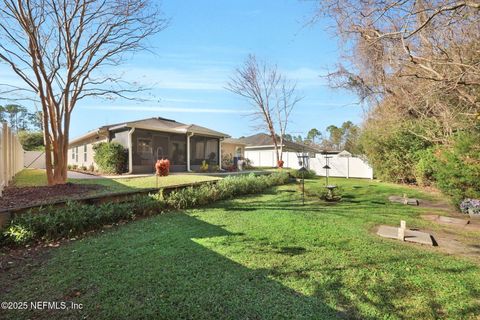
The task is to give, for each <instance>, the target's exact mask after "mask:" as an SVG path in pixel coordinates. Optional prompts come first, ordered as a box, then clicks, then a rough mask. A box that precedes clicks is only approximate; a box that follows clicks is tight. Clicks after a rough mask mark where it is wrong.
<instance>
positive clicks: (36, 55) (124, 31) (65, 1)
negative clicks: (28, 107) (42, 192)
mask: <svg viewBox="0 0 480 320" xmlns="http://www.w3.org/2000/svg"><path fill="white" fill-rule="evenodd" d="M166 25H167V20H166V19H165V18H163V16H162V14H161V12H160V11H159V9H158V8H157V7H156V6H155V5H154V3H153V4H152V3H150V1H148V0H60V1H57V0H17V1H14V0H2V1H0V61H1V62H4V63H5V64H6V65H8V66H9V67H10V69H11V70H12V71H13V72H14V73H15V74H16V75H17V76H18V77H19V78H20V79H21V80H22V81H23V83H24V85H20V86H18V85H12V84H1V85H0V93H2V92H3V93H10V94H12V93H16V94H18V95H20V94H23V95H22V97H23V98H24V99H32V100H36V101H39V102H40V104H41V106H42V115H43V119H42V120H43V131H44V139H45V155H46V169H47V170H46V171H47V178H48V184H49V185H52V184H61V183H65V181H66V178H67V152H68V141H69V128H70V119H71V114H72V111H73V109H74V107H75V106H76V105H77V103H78V101H80V100H81V99H84V98H86V97H107V98H111V97H128V95H129V93H135V92H138V90H139V88H138V87H133V86H131V85H130V84H128V83H126V82H124V81H122V80H121V79H120V77H117V76H114V75H112V72H110V70H108V68H112V67H115V66H117V65H119V64H120V63H121V62H122V61H123V60H124V58H125V57H126V55H127V54H129V53H133V52H136V51H139V50H142V49H145V47H144V40H145V39H146V38H148V37H149V36H151V35H153V34H155V33H157V32H159V31H160V30H162V29H163V28H165V27H166Z"/></svg>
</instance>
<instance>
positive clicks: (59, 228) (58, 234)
mask: <svg viewBox="0 0 480 320" xmlns="http://www.w3.org/2000/svg"><path fill="white" fill-rule="evenodd" d="M287 181H288V174H287V173H286V172H278V173H273V174H271V175H269V176H258V177H256V176H255V175H253V174H250V175H248V176H239V177H227V178H225V179H223V180H221V181H219V182H218V183H217V184H213V183H207V184H202V185H201V186H199V187H188V188H185V189H181V190H178V191H174V192H172V193H170V194H169V195H168V196H166V197H164V196H163V195H162V193H158V194H152V195H148V196H136V197H133V198H132V199H131V200H130V201H127V202H122V203H115V202H108V203H105V204H102V205H99V206H96V205H87V204H80V203H78V202H68V203H67V204H66V205H65V206H64V207H61V208H55V207H44V208H41V209H40V210H39V212H27V213H25V214H22V215H19V216H17V217H15V218H14V219H13V220H12V221H10V223H9V226H8V227H7V229H6V231H5V232H3V237H4V240H3V241H5V242H6V243H10V244H25V243H28V242H31V241H33V240H46V241H50V240H57V239H61V238H66V237H72V236H76V235H79V234H82V233H84V232H87V231H90V230H95V229H99V228H101V227H103V226H104V225H106V224H112V223H117V222H119V221H122V220H133V219H135V217H137V216H150V215H154V214H157V213H159V212H161V211H162V209H165V208H174V209H184V208H190V207H195V206H201V205H206V204H209V203H212V202H214V201H217V200H220V199H228V198H231V197H233V196H235V195H241V194H249V193H258V192H261V191H263V190H265V189H266V188H268V187H271V186H275V185H280V184H284V183H286V182H287Z"/></svg>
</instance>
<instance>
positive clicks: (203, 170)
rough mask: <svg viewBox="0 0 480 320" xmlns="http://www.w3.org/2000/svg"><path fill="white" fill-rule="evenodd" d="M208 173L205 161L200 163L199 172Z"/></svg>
mask: <svg viewBox="0 0 480 320" xmlns="http://www.w3.org/2000/svg"><path fill="white" fill-rule="evenodd" d="M207 171H208V163H207V161H206V160H203V161H202V164H201V165H200V172H207Z"/></svg>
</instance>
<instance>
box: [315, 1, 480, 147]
mask: <svg viewBox="0 0 480 320" xmlns="http://www.w3.org/2000/svg"><path fill="white" fill-rule="evenodd" d="M320 9H321V10H320V12H319V15H318V16H320V15H322V14H326V15H328V16H330V17H331V18H333V19H334V20H335V21H336V31H337V35H338V36H339V38H340V39H342V44H343V46H342V47H343V58H344V59H343V63H342V64H341V65H339V67H338V69H337V71H335V72H333V73H331V74H330V76H331V80H332V84H333V85H334V86H337V87H342V88H348V89H353V90H355V91H356V92H357V93H358V94H359V96H360V97H361V98H362V99H364V100H366V101H367V102H368V103H369V104H370V106H373V107H374V108H379V107H380V108H381V107H382V106H381V105H382V104H385V103H388V104H389V105H390V106H392V105H394V106H396V112H395V114H396V115H397V114H400V115H401V117H402V116H403V117H404V118H418V119H427V120H428V121H433V122H435V123H436V124H435V126H436V127H437V128H440V129H439V130H433V131H432V133H431V134H428V135H427V136H425V137H424V138H425V139H427V140H438V141H440V142H442V141H443V142H444V141H447V140H448V136H449V135H451V134H452V132H454V131H455V130H457V129H468V126H471V125H472V124H474V123H475V122H476V120H475V119H476V117H477V116H478V114H479V112H480V99H479V98H478V97H479V92H480V63H479V61H480V60H479V59H480V23H478V21H479V19H480V3H479V2H478V1H473V0H472V1H469V0H465V1H462V0H439V1H438V0H402V1H400V0H389V1H383V0H371V1H360V2H359V1H355V0H326V1H322V2H321V4H320Z"/></svg>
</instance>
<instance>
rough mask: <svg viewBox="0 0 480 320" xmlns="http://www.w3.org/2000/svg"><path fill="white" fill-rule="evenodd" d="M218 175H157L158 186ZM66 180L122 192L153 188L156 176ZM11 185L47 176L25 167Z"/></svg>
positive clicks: (35, 182)
mask: <svg viewBox="0 0 480 320" xmlns="http://www.w3.org/2000/svg"><path fill="white" fill-rule="evenodd" d="M218 179H219V178H218V177H210V176H201V175H192V174H185V175H169V176H167V177H159V178H158V182H159V187H167V186H175V185H179V184H184V183H192V182H200V181H210V180H218ZM68 182H71V183H79V184H99V185H102V186H104V187H105V190H103V191H102V192H107V193H110V192H122V191H129V190H134V189H141V188H155V187H156V183H157V178H156V177H155V176H154V175H152V176H148V177H138V178H120V179H107V178H100V179H68ZM13 185H14V186H16V187H32V186H46V185H47V177H46V175H45V170H38V169H25V170H23V171H21V172H19V173H18V174H17V175H16V176H15V179H14V182H13Z"/></svg>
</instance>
